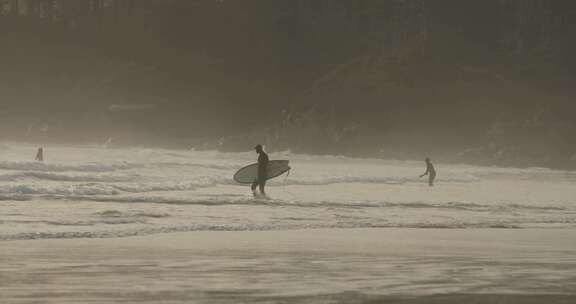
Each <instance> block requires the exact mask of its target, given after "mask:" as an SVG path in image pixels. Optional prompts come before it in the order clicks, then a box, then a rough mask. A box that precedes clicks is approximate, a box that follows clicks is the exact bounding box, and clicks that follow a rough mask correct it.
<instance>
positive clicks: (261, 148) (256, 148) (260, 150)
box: [254, 144, 264, 153]
mask: <svg viewBox="0 0 576 304" xmlns="http://www.w3.org/2000/svg"><path fill="white" fill-rule="evenodd" d="M254 150H256V152H258V153H260V152H263V151H264V148H263V147H262V145H261V144H257V145H256V146H255V147H254Z"/></svg>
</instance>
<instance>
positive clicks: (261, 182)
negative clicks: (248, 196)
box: [258, 179, 266, 195]
mask: <svg viewBox="0 0 576 304" xmlns="http://www.w3.org/2000/svg"><path fill="white" fill-rule="evenodd" d="M258 184H259V185H260V193H262V195H266V192H264V187H266V180H265V179H261V180H260V182H258Z"/></svg>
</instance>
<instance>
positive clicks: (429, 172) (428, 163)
mask: <svg viewBox="0 0 576 304" xmlns="http://www.w3.org/2000/svg"><path fill="white" fill-rule="evenodd" d="M425 175H428V185H430V186H434V179H435V178H436V169H434V165H432V162H431V161H430V160H429V159H427V160H426V172H425V173H424V174H422V176H425Z"/></svg>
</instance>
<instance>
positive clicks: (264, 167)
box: [251, 144, 270, 196]
mask: <svg viewBox="0 0 576 304" xmlns="http://www.w3.org/2000/svg"><path fill="white" fill-rule="evenodd" d="M254 150H256V153H258V177H257V178H256V180H255V181H254V182H253V183H252V187H251V188H252V193H254V196H256V195H257V193H256V187H259V188H260V195H264V196H265V195H266V192H265V191H264V187H265V186H266V179H268V162H270V159H268V154H266V152H264V148H262V145H260V144H258V145H256V147H254Z"/></svg>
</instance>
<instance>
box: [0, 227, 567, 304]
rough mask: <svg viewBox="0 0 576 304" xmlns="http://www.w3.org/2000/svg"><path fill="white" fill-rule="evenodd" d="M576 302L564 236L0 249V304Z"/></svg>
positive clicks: (181, 237) (288, 235)
mask: <svg viewBox="0 0 576 304" xmlns="http://www.w3.org/2000/svg"><path fill="white" fill-rule="evenodd" d="M447 302H448V303H465V302H467V303H576V230H573V229H469V230H466V229H318V230H293V231H245V232H185V233H170V234H158V235H149V236H137V237H128V238H115V239H62V240H32V241H3V242H0V303H3V304H11V303H447Z"/></svg>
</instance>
